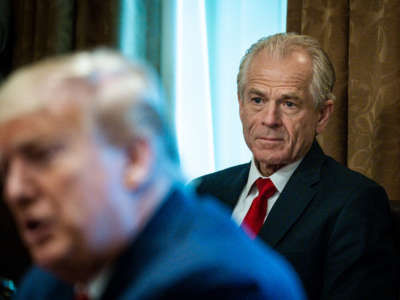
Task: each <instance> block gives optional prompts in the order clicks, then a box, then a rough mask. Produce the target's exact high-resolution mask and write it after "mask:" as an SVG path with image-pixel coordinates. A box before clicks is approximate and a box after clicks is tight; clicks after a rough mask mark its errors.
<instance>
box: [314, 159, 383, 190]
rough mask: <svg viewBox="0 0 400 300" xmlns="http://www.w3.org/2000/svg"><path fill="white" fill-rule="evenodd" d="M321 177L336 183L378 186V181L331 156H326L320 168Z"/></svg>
mask: <svg viewBox="0 0 400 300" xmlns="http://www.w3.org/2000/svg"><path fill="white" fill-rule="evenodd" d="M321 177H322V179H328V178H330V179H332V180H334V182H335V183H336V184H339V185H340V184H343V185H353V186H359V187H360V186H365V187H367V186H370V187H378V186H379V187H380V185H379V184H378V183H376V182H375V181H373V180H372V179H371V178H368V177H367V176H365V175H363V174H361V173H360V172H357V171H355V170H352V169H350V168H348V167H346V166H344V165H342V164H340V163H339V162H337V161H336V160H334V159H333V158H331V157H328V158H327V160H326V162H325V164H324V165H323V167H322V170H321Z"/></svg>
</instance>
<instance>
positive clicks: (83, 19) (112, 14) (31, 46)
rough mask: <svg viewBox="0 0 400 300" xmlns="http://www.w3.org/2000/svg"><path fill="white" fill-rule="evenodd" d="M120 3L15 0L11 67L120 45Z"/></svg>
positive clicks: (115, 0)
mask: <svg viewBox="0 0 400 300" xmlns="http://www.w3.org/2000/svg"><path fill="white" fill-rule="evenodd" d="M119 6H120V1H119V0H109V1H99V0H13V1H12V6H11V7H12V14H13V19H14V22H13V34H12V36H13V41H12V49H13V53H12V68H13V69H15V68H17V67H19V66H22V65H25V64H27V63H30V62H33V61H36V60H39V59H41V58H44V57H47V56H53V55H57V54H61V53H67V52H70V51H73V50H83V49H89V48H93V47H96V46H99V45H101V46H108V47H117V45H118V34H119V31H118V29H119V26H118V24H119V22H120V20H119V14H120V9H119Z"/></svg>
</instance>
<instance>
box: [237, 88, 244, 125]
mask: <svg viewBox="0 0 400 300" xmlns="http://www.w3.org/2000/svg"><path fill="white" fill-rule="evenodd" d="M237 99H238V104H239V117H240V120H242V110H243V107H242V106H243V101H242V100H243V99H242V98H241V97H240V93H239V92H237Z"/></svg>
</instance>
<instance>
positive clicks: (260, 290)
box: [17, 189, 304, 300]
mask: <svg viewBox="0 0 400 300" xmlns="http://www.w3.org/2000/svg"><path fill="white" fill-rule="evenodd" d="M194 197H195V196H194V194H193V193H191V192H190V191H189V192H188V191H186V192H184V191H182V190H180V189H175V191H173V192H171V194H170V196H169V197H168V199H166V201H165V202H164V203H163V205H162V206H161V207H160V209H159V210H158V211H157V212H156V214H155V215H154V216H153V217H152V219H151V221H150V223H149V224H147V225H146V227H145V229H144V230H143V231H142V232H141V233H140V235H139V236H138V237H137V238H136V239H135V240H134V241H132V244H131V246H130V247H129V248H128V249H127V250H126V251H125V253H123V254H122V255H121V257H120V258H119V259H118V261H117V262H116V263H115V265H114V268H113V275H112V277H111V279H110V281H109V283H108V285H107V287H106V290H105V292H104V294H103V296H102V298H101V299H104V300H105V299H109V300H117V299H127V300H131V299H140V300H145V299H238V300H239V299H287V300H289V299H299V300H300V299H304V298H303V295H304V294H303V292H302V288H301V284H300V281H299V280H298V279H297V277H296V275H295V273H294V272H293V270H292V269H291V268H290V267H289V265H288V264H286V262H285V261H284V260H283V259H282V258H281V257H280V256H278V254H276V253H275V252H273V251H271V250H270V249H269V248H267V247H264V245H262V244H261V243H260V244H256V243H254V244H253V243H251V242H250V241H249V240H248V238H247V236H246V235H245V234H244V233H243V232H242V231H241V230H240V229H238V227H237V226H236V225H235V224H234V223H233V222H232V221H231V220H230V217H229V213H227V212H226V211H223V210H222V209H221V208H220V207H219V206H217V205H216V203H215V202H211V201H205V202H204V203H203V201H201V202H199V201H196V200H194V199H193V198H194ZM17 296H18V297H17V299H30V300H39V299H40V300H46V299H49V300H50V299H51V300H54V299H56V300H63V299H64V300H69V299H72V287H71V286H70V285H68V284H66V283H63V282H61V281H59V280H58V279H56V278H55V277H54V276H53V275H51V274H49V273H46V272H44V271H42V270H40V269H38V268H34V269H33V270H31V272H30V273H29V274H28V275H27V276H26V278H25V280H24V282H23V285H22V287H21V288H20V290H19V292H18V295H17Z"/></svg>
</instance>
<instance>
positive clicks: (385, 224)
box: [322, 185, 399, 300]
mask: <svg viewBox="0 0 400 300" xmlns="http://www.w3.org/2000/svg"><path fill="white" fill-rule="evenodd" d="M350 197H351V198H352V199H351V200H350V201H347V202H346V205H345V206H344V207H343V208H342V210H341V211H340V213H339V216H338V217H337V219H336V222H335V225H334V228H333V232H332V235H331V237H330V239H329V243H328V249H327V256H326V262H325V270H324V271H325V278H326V279H325V281H324V286H323V291H322V295H323V297H322V299H338V300H339V299H340V300H346V299H349V300H350V299H351V300H357V299H360V300H361V299H363V300H368V299H374V300H376V299H398V295H397V294H398V293H397V292H398V290H399V285H398V258H397V254H396V251H395V247H394V241H393V227H392V221H391V217H390V209H389V201H388V198H387V196H386V193H385V191H384V190H383V188H381V187H379V186H378V185H372V186H369V187H368V188H366V189H363V190H362V191H358V190H357V189H355V191H354V192H353V193H352V195H351V196H350Z"/></svg>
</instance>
